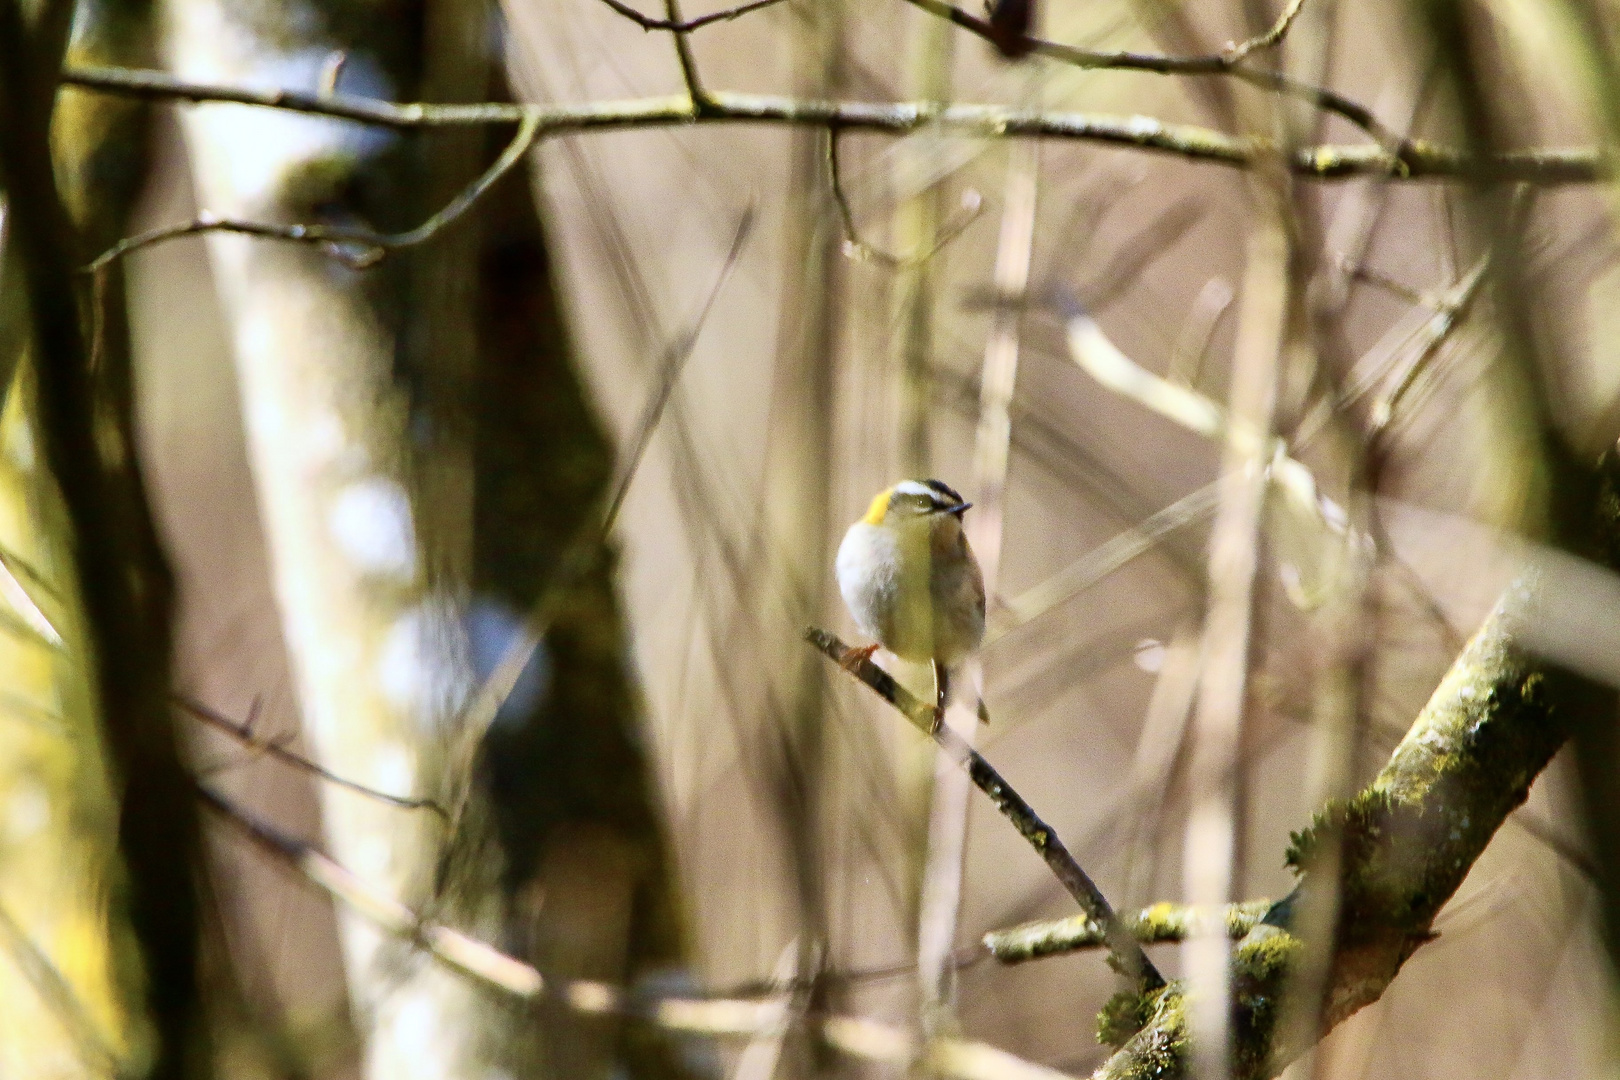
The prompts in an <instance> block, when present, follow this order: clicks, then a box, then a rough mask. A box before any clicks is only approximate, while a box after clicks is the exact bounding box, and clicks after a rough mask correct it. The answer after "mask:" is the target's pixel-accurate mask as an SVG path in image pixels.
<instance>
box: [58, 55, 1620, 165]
mask: <svg viewBox="0 0 1620 1080" xmlns="http://www.w3.org/2000/svg"><path fill="white" fill-rule="evenodd" d="M1115 66H1122V65H1115ZM62 81H63V82H65V83H67V84H70V85H73V86H77V87H81V88H84V89H88V90H95V91H97V92H101V93H110V94H119V95H124V96H130V97H139V98H167V99H177V100H181V101H188V102H192V103H203V102H227V103H233V104H238V105H251V106H257V107H261V108H273V109H285V110H290V111H293V112H302V113H309V114H312V115H319V116H332V117H337V118H340V119H347V120H354V121H356V122H360V123H368V124H378V125H381V126H384V127H394V128H402V129H410V128H419V127H446V126H451V127H453V126H462V125H469V124H496V123H517V122H520V121H521V120H522V119H523V118H524V117H525V116H528V115H531V114H532V115H535V116H538V117H539V120H538V124H539V137H540V138H548V137H550V136H553V135H562V134H568V133H572V132H586V131H605V130H624V129H631V128H641V127H657V126H668V125H675V124H689V123H693V122H699V121H701V122H744V123H782V124H800V125H807V126H812V127H829V128H830V127H839V128H844V129H860V130H865V131H881V132H886V133H889V134H894V135H903V134H909V133H911V132H914V131H917V130H920V129H921V128H923V127H926V126H929V125H937V126H938V127H939V128H940V129H941V130H946V131H951V132H954V133H957V134H961V135H967V136H971V137H979V138H989V139H996V138H1006V137H1012V138H1047V139H1074V140H1081V141H1088V142H1098V143H1104V144H1107V145H1113V146H1123V147H1131V148H1135V149H1139V150H1148V151H1154V152H1159V153H1166V154H1173V155H1176V156H1179V157H1183V158H1186V159H1188V160H1191V161H1204V162H1210V163H1212V164H1220V165H1227V166H1231V167H1235V168H1249V167H1251V166H1252V165H1253V164H1254V162H1255V161H1257V160H1259V159H1260V158H1261V157H1263V156H1272V155H1275V154H1276V153H1277V152H1278V151H1277V149H1276V147H1274V146H1272V145H1271V143H1270V142H1269V141H1268V140H1266V139H1263V138H1259V137H1253V138H1251V137H1245V136H1237V135H1228V134H1226V133H1224V132H1220V131H1215V130H1213V129H1210V128H1202V127H1196V126H1192V125H1183V124H1169V123H1165V122H1164V121H1161V120H1156V119H1153V118H1152V117H1144V116H1110V115H1098V114H1088V113H1070V112H1045V111H1040V110H1030V109H1020V108H1014V107H1010V106H1005V105H966V104H964V105H947V106H939V105H936V104H930V103H927V102H836V101H815V100H800V99H796V98H787V97H778V96H774V95H765V94H735V93H728V92H720V91H710V92H708V94H707V97H706V99H705V101H704V102H703V104H702V108H701V109H699V108H697V107H695V106H694V104H693V102H692V101H691V99H690V97H689V95H687V94H676V95H671V96H668V97H653V98H634V99H629V100H625V101H601V102H585V103H582V104H559V105H545V106H539V105H514V104H509V103H501V102H492V103H483V104H476V105H425V104H420V103H414V104H394V103H391V102H385V101H376V100H374V99H368V98H363V97H355V96H350V95H343V94H332V95H327V96H322V95H318V94H305V93H298V92H295V91H290V90H274V91H253V90H246V89H243V88H241V87H233V86H216V85H206V84H201V83H188V82H184V81H182V80H179V79H175V78H173V77H172V76H170V75H168V74H166V73H164V72H156V71H141V70H137V69H129V68H88V67H87V68H76V69H72V70H69V71H67V72H65V73H64V74H63V80H62ZM1287 165H1288V167H1289V169H1290V170H1291V171H1293V172H1294V173H1295V174H1296V175H1299V176H1303V177H1309V178H1314V179H1318V180H1337V179H1344V178H1348V177H1353V176H1375V177H1380V178H1385V179H1396V180H1419V179H1427V178H1445V179H1457V180H1461V179H1473V180H1478V181H1482V182H1487V181H1488V182H1493V183H1505V182H1510V181H1522V182H1525V183H1531V184H1538V185H1542V186H1552V185H1560V184H1589V183H1596V182H1599V181H1602V180H1606V179H1607V178H1608V177H1609V175H1610V174H1611V172H1612V169H1611V167H1610V165H1609V163H1608V161H1607V159H1606V158H1605V156H1604V154H1603V152H1602V151H1601V150H1599V149H1597V148H1595V147H1574V148H1545V149H1530V150H1515V151H1507V152H1503V153H1496V154H1473V153H1469V152H1467V151H1464V150H1459V149H1456V148H1454V147H1448V146H1440V145H1435V144H1433V143H1427V142H1421V141H1409V142H1407V143H1405V144H1404V145H1403V146H1402V147H1401V149H1400V152H1399V153H1398V154H1397V153H1395V152H1393V151H1392V150H1391V149H1389V148H1388V147H1386V146H1379V145H1356V146H1348V145H1336V144H1322V145H1317V146H1304V147H1300V148H1298V149H1296V150H1293V151H1292V152H1290V154H1289V155H1288V158H1287Z"/></svg>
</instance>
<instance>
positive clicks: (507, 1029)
mask: <svg viewBox="0 0 1620 1080" xmlns="http://www.w3.org/2000/svg"><path fill="white" fill-rule="evenodd" d="M170 10H171V26H172V31H173V37H172V45H171V51H172V56H173V64H174V66H175V67H176V68H177V69H178V70H180V71H182V72H184V73H185V74H187V75H190V76H192V77H198V78H208V79H220V80H227V81H231V80H243V79H249V78H251V77H252V75H253V72H255V71H259V72H263V71H271V72H274V73H275V75H274V81H275V82H277V83H278V84H280V85H287V86H304V87H308V86H310V85H311V84H313V83H314V82H315V80H316V74H317V70H318V69H320V68H321V66H322V63H323V62H325V63H326V64H327V65H328V66H327V71H328V72H330V71H331V70H332V64H331V60H330V59H329V58H330V57H331V56H333V55H334V52H333V51H334V50H338V49H343V50H345V52H344V61H343V63H342V65H341V67H340V68H339V69H338V71H339V74H338V78H339V82H340V85H341V86H342V87H343V89H345V90H349V91H353V92H358V93H365V94H372V95H376V96H379V97H385V98H394V99H400V100H434V101H447V100H448V101H457V100H460V101H479V100H487V99H489V98H490V97H492V96H493V97H505V96H507V91H506V88H505V82H504V78H503V76H502V74H501V71H500V65H499V63H498V62H497V58H495V57H492V56H491V55H490V53H489V49H490V46H491V44H492V43H493V42H494V40H495V35H494V34H492V33H491V28H490V25H489V22H488V20H489V18H490V14H491V13H490V10H489V8H488V7H487V6H486V5H484V4H483V3H481V2H478V0H438V2H433V3H428V4H426V5H422V6H417V5H412V4H400V5H380V6H377V7H375V8H362V7H358V6H357V7H352V8H351V7H345V6H340V5H336V4H328V5H322V6H306V7H300V6H297V5H288V6H286V7H277V8H273V9H272V8H262V9H254V10H253V11H251V12H242V11H238V10H235V9H231V10H227V9H226V8H225V7H223V6H216V5H213V4H209V3H190V2H185V0H175V2H174V3H173V4H172V5H171V9H170ZM186 128H187V134H188V138H189V142H190V144H191V147H192V156H193V159H194V161H195V169H196V173H197V183H198V188H199V191H200V195H201V199H202V202H203V205H204V207H205V208H206V209H208V210H211V211H214V212H216V213H240V214H245V215H250V216H255V217H261V218H265V217H268V218H272V219H275V220H291V221H311V220H343V221H351V222H352V221H356V220H358V221H364V222H366V223H368V224H370V225H373V226H374V227H377V228H381V229H400V228H403V227H408V226H411V225H414V224H416V223H417V222H419V221H421V220H423V219H424V218H426V217H427V216H428V215H429V214H431V213H432V212H433V211H434V210H435V209H437V208H438V207H439V206H441V205H443V204H444V203H445V202H447V201H448V200H449V199H450V198H451V197H452V196H453V195H454V194H455V192H456V191H457V190H459V189H460V188H461V187H462V186H463V185H465V184H466V183H467V182H468V181H470V180H471V179H472V178H473V176H475V175H476V174H477V172H478V171H479V170H480V169H481V168H482V167H483V166H484V165H486V164H488V162H489V161H490V160H491V158H492V157H493V155H494V154H495V153H496V152H497V149H498V145H497V144H498V143H499V142H500V141H503V140H505V139H507V138H509V137H510V134H511V133H510V131H509V130H497V131H494V132H488V131H485V130H482V129H468V130H460V131H457V130H450V131H433V132H427V133H412V134H410V135H407V136H399V135H395V134H389V133H379V132H376V131H361V130H356V129H353V128H352V127H351V126H348V125H337V124H330V123H326V122H322V121H318V120H308V119H305V118H288V117H284V116H275V115H263V114H261V115H246V114H243V113H242V112H239V111H235V112H233V111H229V110H212V111H211V110H207V109H203V110H197V111H195V112H193V113H191V114H189V115H188V116H187V119H186ZM245 160H251V161H252V162H253V166H252V168H251V169H249V168H245V167H242V166H241V165H240V164H239V163H240V162H242V161H245ZM265 169H269V170H270V174H269V175H261V172H262V170H265ZM525 181H526V178H525V177H523V176H522V175H521V174H518V175H513V176H511V177H508V178H507V179H506V180H505V181H504V182H503V183H502V184H501V185H499V186H498V187H497V188H496V189H495V190H494V191H493V192H491V193H490V194H489V196H488V197H487V200H486V202H485V203H484V204H483V205H481V206H480V207H479V208H478V209H477V211H475V219H476V220H477V221H478V222H479V224H478V225H477V226H472V225H469V224H468V223H465V222H464V223H461V224H460V225H458V226H456V227H453V228H452V229H450V230H448V231H447V232H446V233H444V234H442V235H441V236H438V237H436V238H435V239H434V240H433V241H431V242H430V243H429V244H427V245H425V246H424V247H423V248H421V249H413V250H411V251H406V252H402V253H399V254H397V255H395V256H393V257H392V258H391V259H390V260H389V261H388V262H387V263H386V264H385V265H384V266H382V267H380V268H379V269H377V270H373V271H369V272H366V273H364V274H356V273H354V272H352V271H349V270H347V269H345V268H343V267H342V266H341V265H339V264H337V263H336V262H334V261H331V260H329V259H326V258H325V257H323V256H322V255H321V254H319V253H317V252H315V251H312V250H304V249H289V248H285V247H276V246H273V245H264V244H262V243H259V242H255V241H248V242H243V241H241V240H239V239H234V238H215V239H214V241H213V247H212V252H213V256H214V259H215V263H216V271H217V276H218V279H219V281H220V284H221V292H222V295H223V299H224V301H225V308H226V311H227V313H228V317H229V319H230V320H231V321H232V323H233V324H234V325H233V334H234V337H235V345H236V351H237V358H236V361H237V366H238V371H239V381H240V384H241V392H242V397H243V406H242V407H243V412H244V416H245V419H246V424H247V432H248V441H249V447H250V456H251V458H252V460H253V463H254V471H255V477H256V484H257V486H258V488H259V497H260V506H261V513H262V515H263V517H264V524H265V532H266V535H267V539H268V543H269V547H270V552H271V561H272V573H273V577H274V580H275V586H276V592H277V595H278V598H279V604H280V608H281V614H282V619H283V624H284V630H285V636H286V639H287V643H288V649H289V652H290V653H291V657H292V661H293V668H294V672H295V678H296V681H297V683H298V686H299V695H300V699H301V706H302V709H303V714H304V723H305V725H306V730H307V731H308V733H309V735H310V738H311V742H312V744H313V745H314V746H315V748H316V752H317V755H318V756H319V758H320V759H321V761H322V763H323V764H324V765H326V766H327V767H328V768H330V769H332V770H333V771H335V772H338V773H340V774H342V775H345V776H350V777H354V778H356V779H359V780H361V781H363V782H366V783H371V784H374V785H375V786H378V787H380V788H383V789H385V790H388V791H391V792H396V793H406V792H409V791H412V790H414V791H416V792H419V793H421V794H426V795H441V794H442V793H444V792H446V791H451V792H453V791H454V790H456V789H457V788H458V787H459V786H460V784H461V782H462V779H463V778H461V777H459V776H455V775H446V773H447V771H448V770H453V769H455V768H456V767H457V763H458V762H462V761H464V760H466V759H465V758H464V756H463V754H462V752H461V751H460V750H459V749H458V747H459V746H461V745H463V744H465V743H466V742H467V741H469V740H478V739H483V740H484V742H483V745H482V751H481V753H480V754H479V755H478V760H477V767H478V777H479V780H480V781H481V782H480V784H479V789H480V790H479V792H478V793H477V794H476V795H475V797H474V799H473V803H472V809H471V812H470V813H469V814H468V816H467V817H466V818H465V819H464V820H463V821H461V822H459V823H458V827H457V830H456V833H455V835H454V836H452V837H451V838H450V839H449V840H448V843H449V844H450V847H449V849H448V850H446V851H444V852H443V853H442V857H441V853H440V852H439V850H438V847H439V845H440V844H441V843H443V842H445V841H444V840H443V838H442V837H441V835H440V834H439V832H438V829H437V826H436V825H435V823H434V821H433V819H432V818H430V817H428V816H427V815H418V816H415V817H412V816H410V815H407V814H403V813H401V812H400V811H399V810H396V809H390V808H387V807H382V806H379V805H377V804H376V803H374V802H370V801H367V800H364V799H362V798H360V797H357V796H354V795H352V794H350V793H347V792H342V791H337V790H333V789H331V788H327V789H326V790H325V791H324V792H323V805H324V809H325V817H326V827H327V832H328V837H329V846H330V848H331V849H332V851H333V852H334V854H335V855H336V856H337V857H338V858H339V860H340V861H342V862H344V863H345V864H346V865H348V866H350V867H351V868H352V869H354V870H355V871H357V872H358V873H360V874H362V875H363V876H365V877H366V878H367V879H368V880H370V881H372V882H374V883H377V884H382V885H385V886H386V887H387V888H389V889H391V890H392V891H394V892H395V893H397V894H398V895H400V896H402V897H404V898H406V899H407V900H410V901H411V902H413V903H415V904H418V905H419V906H425V907H427V908H429V909H431V910H433V911H434V912H435V916H436V917H439V918H448V919H451V920H453V921H457V922H459V923H461V924H463V925H469V926H470V927H471V928H472V929H473V930H474V931H475V932H477V933H479V934H480V935H481V936H485V937H488V938H490V939H503V944H504V945H505V946H506V947H508V948H510V949H512V950H514V951H516V952H519V953H522V954H524V955H526V956H528V957H529V958H531V959H532V960H533V961H534V962H535V963H536V965H537V966H538V967H540V969H541V970H542V971H544V972H545V973H546V974H548V975H552V974H555V975H576V976H584V977H591V978H599V979H605V980H609V981H613V982H625V983H630V982H635V981H636V980H637V979H648V978H654V977H657V976H659V975H660V974H661V973H663V972H666V971H668V970H670V969H674V968H675V967H676V966H677V965H678V964H679V963H680V961H681V958H682V941H681V933H680V919H679V917H678V912H677V909H676V901H675V891H674V887H673V873H672V867H671V866H670V861H669V856H668V853H667V845H666V843H665V840H664V837H663V835H662V832H661V828H660V824H659V814H658V812H657V806H658V800H657V798H656V796H655V793H654V791H653V789H652V787H651V781H650V777H649V775H648V769H647V762H646V760H645V755H644V752H643V749H642V747H641V745H640V742H639V722H640V715H639V710H638V705H637V702H636V698H635V694H634V691H633V688H632V687H631V685H630V683H629V682H628V680H627V678H626V673H625V670H624V667H623V661H624V657H625V655H626V653H627V648H626V646H625V643H624V640H623V631H622V627H621V625H620V622H619V616H618V611H617V605H616V601H615V597H614V594H613V586H612V581H613V577H612V575H613V559H612V554H611V551H610V549H608V548H607V547H606V546H605V545H604V546H602V547H601V548H600V549H599V550H598V552H597V553H596V558H595V560H594V562H593V565H592V568H591V570H590V571H589V573H588V574H587V575H586V576H585V577H584V579H583V580H581V581H578V582H574V583H572V584H571V585H569V587H568V588H567V590H566V592H565V600H564V603H563V604H562V610H561V612H560V614H559V615H558V616H557V617H556V619H555V620H554V621H553V623H552V625H551V627H550V630H549V632H548V634H547V635H546V638H545V641H544V644H543V646H542V648H541V650H540V655H539V656H538V657H537V659H536V661H535V662H534V664H533V666H532V668H531V671H530V673H529V675H527V676H526V677H525V679H523V680H520V682H519V686H518V688H517V690H516V691H515V692H514V694H513V696H512V697H511V699H510V700H509V701H508V702H507V704H506V706H505V707H503V709H502V710H501V711H500V713H499V714H498V715H497V716H496V718H495V723H494V727H493V728H492V729H491V730H490V731H489V732H487V733H485V732H482V731H463V730H456V729H455V724H454V722H453V721H454V720H455V717H456V713H457V711H458V709H459V707H460V705H461V704H462V702H463V701H464V700H465V696H466V690H467V689H468V683H469V678H470V677H471V676H473V675H475V674H480V673H481V672H480V671H479V669H480V668H482V669H485V672H487V669H488V667H490V666H493V657H492V656H491V653H492V652H493V653H495V654H498V653H499V652H501V651H503V650H504V647H505V645H506V644H507V642H508V641H509V640H510V635H511V633H512V631H513V629H514V627H515V625H516V620H517V619H518V618H520V617H521V613H523V612H525V611H527V610H528V609H529V608H530V607H531V606H532V605H533V604H534V602H535V601H536V599H537V598H538V596H539V594H540V592H541V591H542V589H543V588H545V587H546V586H547V585H548V584H549V583H550V582H551V579H552V577H553V575H554V574H555V573H556V571H557V565H558V562H559V558H560V556H561V553H562V552H563V550H564V548H565V547H566V546H567V544H568V542H569V540H570V538H571V537H573V536H574V535H576V533H577V532H578V531H579V529H580V528H581V526H582V525H584V524H585V523H586V522H588V521H590V520H591V519H592V515H594V514H598V513H600V509H601V499H602V496H603V494H604V491H605V488H606V482H607V478H608V476H609V475H610V473H611V468H612V461H611V454H610V450H609V447H608V444H607V441H606V440H605V438H604V437H603V435H602V433H601V431H600V429H599V428H598V426H597V424H596V420H595V418H594V416H593V415H592V414H591V411H590V409H589V408H588V406H587V403H586V402H585V399H584V397H583V395H582V393H581V390H580V387H579V384H578V381H577V379H576V378H575V374H574V370H573V367H572V364H571V358H570V346H569V342H568V339H567V335H566V333H565V331H564V329H563V325H562V319H561V315H560V312H559V311H558V308H557V302H556V297H555V294H554V292H553V288H552V282H551V277H550V261H549V255H548V252H547V247H546V241H545V236H544V232H543V229H542V227H541V223H540V221H539V218H538V216H537V215H536V212H535V208H534V203H533V197H532V193H531V191H530V189H529V187H528V185H527V183H526V182H525ZM312 338H313V339H314V343H313V344H312V343H311V339H312ZM469 650H470V651H469ZM344 938H345V953H346V962H347V967H348V971H349V981H350V990H351V996H352V998H353V999H354V1004H355V1012H356V1016H357V1023H358V1025H359V1027H360V1028H361V1030H362V1032H363V1034H364V1037H365V1038H366V1040H367V1042H368V1049H367V1052H366V1062H367V1064H366V1072H367V1074H368V1075H374V1076H389V1077H390V1078H392V1077H396V1076H407V1077H408V1076H424V1077H426V1076H434V1077H449V1076H455V1075H469V1074H482V1073H483V1072H486V1071H487V1070H489V1069H491V1068H496V1069H500V1070H504V1071H508V1072H510V1073H512V1074H514V1075H536V1074H538V1075H554V1076H559V1077H589V1076H604V1077H605V1076H607V1075H609V1074H610V1073H611V1072H612V1071H613V1069H614V1068H615V1067H616V1066H617V1065H620V1064H622V1065H623V1066H625V1067H626V1068H628V1069H629V1070H630V1073H631V1075H633V1076H636V1077H644V1076H645V1077H655V1076H669V1075H678V1074H679V1073H680V1066H679V1064H678V1061H677V1059H676V1057H675V1056H674V1055H673V1054H672V1052H671V1048H670V1047H669V1046H668V1045H667V1044H665V1043H664V1042H663V1041H661V1040H658V1039H656V1038H653V1037H650V1036H648V1035H647V1034H645V1033H644V1032H643V1031H642V1030H640V1029H638V1028H635V1027H623V1026H621V1025H619V1024H617V1023H614V1022H611V1021H608V1020H604V1019H601V1018H591V1019H581V1018H578V1017H574V1016H571V1015H568V1014H566V1013H564V1012H561V1011H558V1012H555V1013H554V1012H553V1011H552V1010H551V1009H550V1008H549V1007H543V1009H542V1015H541V1017H540V1019H541V1023H540V1024H539V1025H538V1027H537V1026H535V1025H534V1024H533V1022H532V1020H531V1018H529V1017H528V1016H525V1015H520V1014H517V1013H515V1012H513V1011H510V1010H508V1009H507V1007H505V1006H502V1005H500V1004H498V1003H496V1002H494V1001H490V1000H487V999H482V998H479V997H476V996H475V994H474V992H473V991H471V990H469V989H468V988H467V987H465V986H464V985H462V984H461V983H460V982H458V981H457V980H456V978H455V977H453V976H449V975H446V974H445V973H443V972H441V971H439V970H438V969H437V968H433V967H428V966H424V965H423V963H422V961H421V960H420V958H418V957H414V956H412V955H410V954H409V952H408V951H407V950H405V949H404V948H403V947H400V946H397V945H394V944H392V943H387V942H384V941H382V940H380V939H379V938H378V936H377V935H376V933H375V932H374V931H373V930H372V929H371V928H370V927H368V926H366V925H364V924H362V923H359V922H357V921H354V920H352V919H351V920H349V921H348V923H347V925H346V927H345V930H344Z"/></svg>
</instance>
